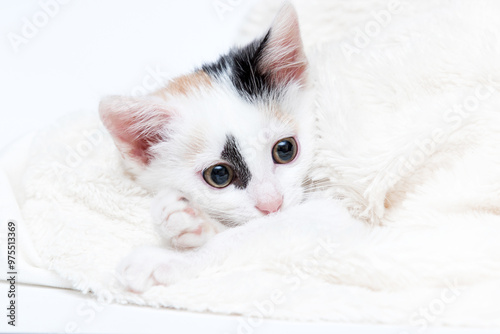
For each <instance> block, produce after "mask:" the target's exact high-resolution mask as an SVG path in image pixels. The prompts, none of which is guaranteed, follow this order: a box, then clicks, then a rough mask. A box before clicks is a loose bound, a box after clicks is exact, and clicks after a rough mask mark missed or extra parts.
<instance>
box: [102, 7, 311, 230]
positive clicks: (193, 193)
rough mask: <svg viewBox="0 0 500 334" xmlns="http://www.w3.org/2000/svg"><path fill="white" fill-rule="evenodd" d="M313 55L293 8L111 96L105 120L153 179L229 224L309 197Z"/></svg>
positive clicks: (146, 180) (136, 166)
mask: <svg viewBox="0 0 500 334" xmlns="http://www.w3.org/2000/svg"><path fill="white" fill-rule="evenodd" d="M307 86H308V77H307V60H306V58H305V55H304V51H303V46H302V41H301V39H300V31H299V25H298V21H297V15H296V13H295V10H294V9H293V7H291V6H290V5H286V6H284V7H283V8H282V9H281V11H280V12H279V14H278V16H277V17H276V19H275V21H274V23H273V25H272V26H271V28H270V30H269V31H268V33H267V34H266V35H265V36H264V37H263V38H260V39H258V40H256V41H254V42H253V43H251V44H250V45H247V46H245V47H242V48H235V49H233V50H231V51H230V52H229V53H228V54H227V55H224V56H222V57H221V58H220V59H219V60H218V61H217V62H215V63H212V64H208V65H204V66H202V67H201V68H200V69H198V70H197V71H195V72H193V73H190V74H188V75H184V76H181V77H178V78H176V79H175V80H173V81H172V82H170V83H169V84H168V85H167V86H166V87H165V88H163V89H161V90H159V91H157V92H155V93H153V94H151V95H149V96H147V97H142V98H128V97H109V98H106V99H104V100H103V101H102V102H101V105H100V110H99V112H100V115H101V119H102V121H103V123H104V124H105V126H106V127H107V128H108V130H109V132H110V133H111V135H112V136H113V138H114V140H115V143H116V145H117V147H118V149H119V150H120V152H121V153H122V156H123V158H124V160H125V162H126V163H127V165H128V166H129V168H130V169H131V170H132V172H133V173H134V174H135V175H136V177H137V179H138V180H139V181H140V182H141V183H142V184H143V185H145V186H146V187H147V188H149V189H151V190H153V191H160V190H162V189H164V188H173V189H176V190H178V191H180V192H182V193H183V194H184V196H185V197H186V198H187V199H188V200H189V201H192V202H193V204H194V205H195V206H197V207H199V208H200V209H202V210H204V211H205V212H207V213H209V214H210V215H211V216H212V217H213V218H216V219H218V220H219V221H221V222H222V223H225V224H227V225H236V224H240V223H244V222H246V221H247V220H249V219H252V218H256V217H259V216H262V215H265V214H269V213H273V212H276V211H278V210H280V209H284V208H286V207H288V206H291V205H293V204H297V203H298V202H300V201H301V200H302V198H303V187H302V184H303V181H304V179H305V178H306V176H307V171H308V168H309V162H310V160H311V159H310V156H311V149H312V148H311V134H310V130H311V129H310V125H309V124H308V122H309V120H310V119H311V118H312V117H311V116H308V115H307V113H308V105H307V91H308V90H307Z"/></svg>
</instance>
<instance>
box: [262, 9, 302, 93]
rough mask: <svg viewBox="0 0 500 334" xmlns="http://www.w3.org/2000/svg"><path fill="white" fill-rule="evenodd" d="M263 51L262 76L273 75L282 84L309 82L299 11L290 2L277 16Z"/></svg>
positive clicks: (274, 79) (263, 45)
mask: <svg viewBox="0 0 500 334" xmlns="http://www.w3.org/2000/svg"><path fill="white" fill-rule="evenodd" d="M261 48H262V53H261V58H260V60H259V63H258V67H259V71H261V73H263V74H268V75H270V77H271V78H272V80H273V81H274V82H275V83H278V84H286V83H288V82H290V81H298V82H300V83H305V81H306V70H307V58H306V56H305V53H304V47H303V45H302V39H301V37H300V28H299V19H298V17H297V12H296V11H295V8H293V6H292V5H291V4H290V3H288V2H287V3H286V4H285V5H284V6H283V7H282V8H281V9H280V11H279V12H278V14H277V15H276V17H275V19H274V21H273V24H272V25H271V28H270V29H269V32H268V33H267V35H266V37H265V38H264V40H263V42H262V45H261Z"/></svg>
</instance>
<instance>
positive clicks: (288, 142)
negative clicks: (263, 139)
mask: <svg viewBox="0 0 500 334" xmlns="http://www.w3.org/2000/svg"><path fill="white" fill-rule="evenodd" d="M296 155H297V143H296V142H295V139H293V138H285V139H282V140H280V141H279V142H277V143H276V144H275V145H274V148H273V159H274V161H275V162H276V163H279V164H286V163H288V162H291V161H292V160H293V159H294V158H295V156H296Z"/></svg>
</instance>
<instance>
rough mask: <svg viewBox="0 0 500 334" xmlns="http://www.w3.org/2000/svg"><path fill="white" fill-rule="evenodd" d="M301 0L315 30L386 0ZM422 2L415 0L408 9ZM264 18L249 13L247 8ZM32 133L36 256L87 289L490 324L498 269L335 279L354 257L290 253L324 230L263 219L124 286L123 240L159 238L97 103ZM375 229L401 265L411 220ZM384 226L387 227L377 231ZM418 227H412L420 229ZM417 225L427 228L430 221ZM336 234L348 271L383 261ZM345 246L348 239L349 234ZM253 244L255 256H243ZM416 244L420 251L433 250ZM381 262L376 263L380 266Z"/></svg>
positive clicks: (498, 319)
mask: <svg viewBox="0 0 500 334" xmlns="http://www.w3.org/2000/svg"><path fill="white" fill-rule="evenodd" d="M309 3H314V4H315V5H316V7H313V6H311V7H309V9H303V10H301V8H302V7H306V6H308V5H306V2H300V3H298V9H299V13H301V11H302V12H304V13H306V14H304V15H309V16H310V17H315V16H314V15H315V13H316V14H317V13H321V15H320V16H318V17H319V18H320V19H319V20H318V22H316V23H313V22H312V21H314V20H312V19H311V20H309V19H307V18H304V21H305V22H304V23H305V24H304V33H305V34H309V35H310V37H311V38H312V36H315V34H316V33H317V29H316V30H315V29H314V27H316V28H318V27H321V29H331V30H336V29H338V28H339V27H342V29H343V31H347V29H346V27H355V26H356V25H358V24H360V22H361V23H363V22H368V21H367V20H370V15H371V14H370V13H371V11H372V10H379V9H384V8H386V7H387V6H388V2H385V1H371V2H368V1H360V2H354V3H353V2H344V1H331V2H325V1H322V2H319V1H316V2H314V1H313V2H309ZM269 6H271V7H272V6H274V5H269ZM435 6H437V5H435ZM430 7H431V5H430V4H429V3H428V2H423V3H422V4H421V5H419V8H417V9H413V10H429V8H430ZM311 8H313V9H311ZM299 15H301V14H299ZM401 15H409V14H408V12H405V14H401ZM266 20H267V19H266V18H263V16H261V15H259V14H255V16H254V19H253V21H254V22H257V21H259V22H265V21H266ZM331 22H334V23H332V24H330V23H331ZM329 24H330V25H329ZM256 27H257V25H256V26H255V27H254V28H252V27H251V26H248V27H247V28H246V30H245V31H247V32H248V31H250V30H251V31H252V32H253V33H255V31H259V30H261V29H262V28H261V27H259V28H256ZM318 36H320V35H318ZM321 36H325V35H324V34H321ZM332 36H334V37H333V38H334V39H335V38H343V37H342V36H340V35H338V34H337V35H335V34H334V35H332ZM311 38H306V44H307V43H312V42H308V41H310V40H311ZM367 75H369V73H367ZM34 143H35V144H34V145H33V147H32V148H31V153H30V155H29V160H28V162H27V164H26V171H25V172H24V176H23V177H24V182H23V186H22V189H21V190H22V192H23V194H24V196H23V201H22V203H20V204H21V207H22V214H23V218H24V221H25V223H26V227H27V228H28V230H29V233H30V235H31V239H32V241H33V244H34V247H35V249H36V250H37V251H38V255H39V256H40V258H41V259H42V261H43V265H44V266H45V267H46V268H49V269H50V270H53V271H55V272H57V273H58V274H59V275H61V276H62V277H64V278H66V279H68V280H69V281H71V282H72V284H73V286H74V288H76V289H79V290H81V291H83V292H89V291H92V292H93V293H94V294H95V295H96V296H97V297H98V298H101V299H103V300H105V301H114V302H119V303H137V304H144V305H151V306H166V307H173V308H181V309H188V310H193V311H212V312H219V313H226V314H242V315H246V316H248V318H247V319H246V320H245V321H242V322H241V323H240V327H241V328H242V331H244V330H245V329H244V328H246V330H247V331H248V328H250V329H251V328H252V327H256V326H259V323H260V320H259V319H260V318H262V317H269V318H281V319H295V320H329V321H342V322H379V323H391V324H406V325H409V326H415V330H421V329H425V328H427V327H428V326H430V325H455V326H457V325H465V326H481V327H483V326H488V327H492V326H494V327H500V316H499V315H500V289H499V286H500V281H485V282H481V283H476V284H468V282H462V281H459V280H458V278H457V279H456V280H454V279H451V280H447V281H445V282H442V284H439V285H436V284H434V285H432V286H429V287H426V286H422V285H419V287H414V288H410V289H408V288H405V289H397V288H392V289H391V288H390V287H389V286H385V285H384V284H383V282H382V281H383V279H384V277H383V276H380V277H364V278H363V279H362V280H359V281H358V282H354V281H349V280H344V281H342V280H339V279H338V277H339V275H338V272H339V271H342V270H351V268H353V267H356V266H349V265H347V266H345V267H343V266H332V265H331V263H330V262H328V261H327V262H321V261H318V259H317V258H315V256H314V255H311V254H312V253H311V252H304V254H306V255H307V254H309V255H308V256H303V257H302V258H300V259H297V258H293V256H297V255H298V254H301V252H302V250H306V249H315V248H316V247H317V246H318V244H319V245H321V244H323V245H329V244H331V242H332V241H331V239H330V238H329V236H327V235H324V236H321V237H320V238H319V239H318V238H317V236H316V237H314V238H309V237H308V235H307V234H303V233H301V232H300V230H297V229H295V228H294V227H289V228H288V227H287V225H286V224H283V225H280V229H281V230H280V231H276V230H275V231H267V232H266V231H263V234H262V235H261V236H260V237H262V240H269V238H268V237H266V235H265V233H275V235H280V234H281V235H283V236H286V237H283V238H275V239H274V244H272V245H269V244H266V242H257V241H256V243H252V242H247V243H246V244H245V245H244V246H242V247H240V248H239V249H238V253H236V254H231V256H230V257H228V259H227V261H226V262H225V263H223V264H222V265H217V266H214V267H209V268H207V269H206V270H204V271H203V272H202V273H201V274H200V275H199V276H198V277H196V278H193V279H191V280H186V281H182V282H180V283H177V284H174V285H171V286H168V287H165V286H155V287H153V288H152V289H150V290H149V291H147V292H146V293H144V294H143V295H137V294H133V293H130V292H127V291H125V290H124V289H123V288H122V287H121V285H120V284H119V283H118V281H117V280H116V277H115V274H114V272H115V268H116V266H117V264H118V262H119V261H120V260H121V259H122V258H123V257H124V256H125V255H126V254H128V253H129V252H130V251H131V250H132V249H134V248H135V247H138V246H141V245H160V242H161V241H160V239H159V237H158V235H157V234H156V233H155V231H154V229H153V226H152V224H151V222H150V220H149V204H150V200H151V197H150V195H149V194H148V193H147V192H146V191H145V190H144V189H142V188H140V187H139V186H138V185H137V184H135V183H134V181H133V180H132V179H131V178H130V177H129V175H127V174H126V173H125V172H124V170H123V169H122V166H121V164H120V158H119V156H118V152H117V151H116V148H115V147H114V145H113V143H112V141H111V139H110V138H109V136H108V135H107V133H106V131H105V129H104V128H103V127H102V126H101V125H100V123H99V121H98V119H97V115H87V116H78V117H72V118H69V119H67V120H66V121H64V122H62V123H60V124H57V125H54V126H53V127H52V128H50V129H47V130H46V131H44V132H42V133H40V134H39V135H38V137H37V138H36V140H35V141H34ZM385 229H388V230H389V231H387V230H385V231H383V233H382V232H381V235H376V234H374V235H373V238H372V239H371V245H372V246H374V245H375V246H376V245H377V240H378V241H379V242H380V246H381V247H383V245H384V244H383V243H384V242H394V243H398V244H399V245H401V252H400V253H399V254H385V255H386V256H397V257H398V258H399V259H400V260H401V261H400V263H402V264H403V265H404V263H408V265H411V264H412V259H413V256H414V253H412V251H411V250H409V251H408V250H407V249H405V246H404V243H403V242H401V240H408V239H410V238H411V237H412V235H411V234H412V233H414V232H415V228H406V229H402V230H398V226H390V227H386V228H385ZM391 229H392V230H391ZM417 230H418V228H417ZM380 231H382V229H380ZM391 233H392V235H394V236H396V237H395V238H386V237H385V236H387V235H388V234H391ZM419 233H420V236H422V234H421V233H423V232H422V231H421V230H419ZM429 233H430V234H429V237H432V233H433V231H432V230H429ZM464 234H465V235H466V234H467V233H466V232H465V233H464ZM377 238H378V239H377ZM336 242H338V243H340V244H341V245H342V247H343V249H342V251H341V253H340V254H341V256H342V257H343V261H345V263H360V264H362V265H361V266H358V268H361V270H360V271H358V272H354V273H352V275H353V276H352V277H356V275H358V276H363V275H366V273H369V272H377V271H370V270H366V271H364V270H362V267H363V266H367V267H370V266H372V267H377V266H380V265H381V263H382V264H383V263H384V261H383V260H382V261H379V260H380V259H379V258H377V257H376V256H372V254H371V249H370V247H371V246H370V247H367V248H366V252H365V254H363V252H361V253H360V252H359V251H354V250H353V249H350V248H349V247H351V246H350V244H349V243H347V242H345V241H342V240H337V241H336ZM325 247H326V248H328V247H327V246H325ZM352 247H357V250H359V249H360V248H359V244H358V245H353V246H352ZM256 250H258V253H259V255H258V256H257V258H258V259H259V261H248V262H246V261H245V259H252V257H253V256H254V255H255V253H256ZM422 251H425V250H424V249H422ZM266 252H267V253H266ZM336 252H337V251H336ZM277 253H278V254H277ZM380 254H383V252H382V253H380ZM428 256H429V259H432V257H433V256H435V254H432V253H429V254H428ZM266 258H269V261H266ZM278 258H279V259H280V262H279V263H277V262H276V259H278ZM336 258H338V254H337V256H336ZM238 260H239V261H238ZM390 271H391V268H386V272H389V273H390ZM416 275H418V270H417V271H416ZM348 276H350V275H344V276H342V277H348ZM386 276H387V275H386ZM389 276H390V275H389ZM369 280H373V281H381V283H380V284H379V286H380V287H381V288H379V289H374V288H373V285H363V284H362V282H366V281H369ZM359 282H361V283H359Z"/></svg>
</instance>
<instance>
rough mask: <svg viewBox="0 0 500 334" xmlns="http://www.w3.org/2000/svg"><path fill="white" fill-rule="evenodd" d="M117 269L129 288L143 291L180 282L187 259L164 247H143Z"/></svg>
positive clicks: (118, 276) (120, 278)
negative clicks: (155, 286)
mask: <svg viewBox="0 0 500 334" xmlns="http://www.w3.org/2000/svg"><path fill="white" fill-rule="evenodd" d="M116 271H117V278H118V280H119V281H120V283H121V284H122V285H123V286H124V287H125V288H126V289H127V290H129V291H132V292H135V293H142V292H144V291H146V290H148V289H150V288H151V287H152V286H154V285H171V284H174V283H175V282H178V281H179V280H180V279H181V278H182V274H183V273H185V272H186V260H185V259H184V258H183V257H182V255H180V254H176V253H175V252H172V251H169V250H166V249H163V248H156V247H151V248H142V249H138V250H135V251H134V252H132V253H131V254H129V255H128V256H127V257H126V258H124V259H123V260H122V261H121V263H120V264H119V265H118V267H117V270H116Z"/></svg>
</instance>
